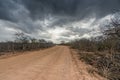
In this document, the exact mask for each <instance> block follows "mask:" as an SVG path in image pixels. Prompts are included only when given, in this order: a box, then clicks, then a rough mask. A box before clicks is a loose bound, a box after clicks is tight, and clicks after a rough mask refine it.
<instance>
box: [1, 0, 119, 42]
mask: <svg viewBox="0 0 120 80" xmlns="http://www.w3.org/2000/svg"><path fill="white" fill-rule="evenodd" d="M119 10H120V0H0V41H9V40H14V34H15V33H16V32H23V33H25V34H26V35H29V36H31V37H34V38H37V39H46V40H51V41H53V42H56V43H59V42H61V41H70V40H73V39H77V38H90V37H95V36H99V35H101V33H100V31H101V27H103V26H102V25H105V24H107V23H108V22H109V20H110V19H111V17H112V16H114V15H115V14H114V13H115V12H117V11H119Z"/></svg>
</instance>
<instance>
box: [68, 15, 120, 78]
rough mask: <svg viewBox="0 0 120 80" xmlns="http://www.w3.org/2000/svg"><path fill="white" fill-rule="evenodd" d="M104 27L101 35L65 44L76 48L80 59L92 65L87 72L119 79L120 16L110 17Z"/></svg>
mask: <svg viewBox="0 0 120 80" xmlns="http://www.w3.org/2000/svg"><path fill="white" fill-rule="evenodd" d="M119 16H120V15H119ZM104 28H105V29H104V30H102V33H103V35H102V36H98V37H95V38H90V39H77V40H74V41H71V42H69V43H68V44H67V45H69V46H71V48H74V49H77V50H78V53H79V58H80V60H82V61H84V62H85V63H86V64H89V65H91V66H93V68H90V69H88V72H89V73H91V74H92V73H94V72H95V73H98V74H100V75H101V76H103V77H105V78H106V79H108V80H120V18H118V17H116V18H112V19H111V22H110V23H109V24H108V25H105V27H104Z"/></svg>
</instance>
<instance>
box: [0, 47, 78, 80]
mask: <svg viewBox="0 0 120 80" xmlns="http://www.w3.org/2000/svg"><path fill="white" fill-rule="evenodd" d="M28 53H29V54H27V53H26V54H22V55H19V56H13V57H10V58H6V59H0V80H79V79H78V76H77V72H75V68H74V66H73V62H72V58H71V54H70V50H69V48H68V47H65V46H56V47H53V48H49V49H46V50H41V51H33V52H28Z"/></svg>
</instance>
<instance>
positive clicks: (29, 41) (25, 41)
mask: <svg viewBox="0 0 120 80" xmlns="http://www.w3.org/2000/svg"><path fill="white" fill-rule="evenodd" d="M53 45H54V44H53V43H52V42H50V41H46V40H44V39H35V38H31V37H29V36H26V35H25V34H24V33H16V34H15V41H8V42H0V52H13V53H14V51H26V50H35V49H43V48H48V47H51V46H53Z"/></svg>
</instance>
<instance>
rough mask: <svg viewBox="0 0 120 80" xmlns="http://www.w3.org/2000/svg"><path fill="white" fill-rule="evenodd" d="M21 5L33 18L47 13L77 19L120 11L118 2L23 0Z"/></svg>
mask: <svg viewBox="0 0 120 80" xmlns="http://www.w3.org/2000/svg"><path fill="white" fill-rule="evenodd" d="M23 3H24V5H25V6H26V7H27V8H28V9H29V10H30V12H31V15H32V16H34V17H35V16H36V15H37V16H40V15H42V16H43V15H44V14H43V13H45V14H47V12H48V13H51V14H55V15H61V16H74V17H75V16H79V18H80V17H85V16H87V15H89V14H91V13H97V14H98V16H99V17H101V16H105V15H107V14H109V13H112V12H114V10H119V9H120V0H23Z"/></svg>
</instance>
